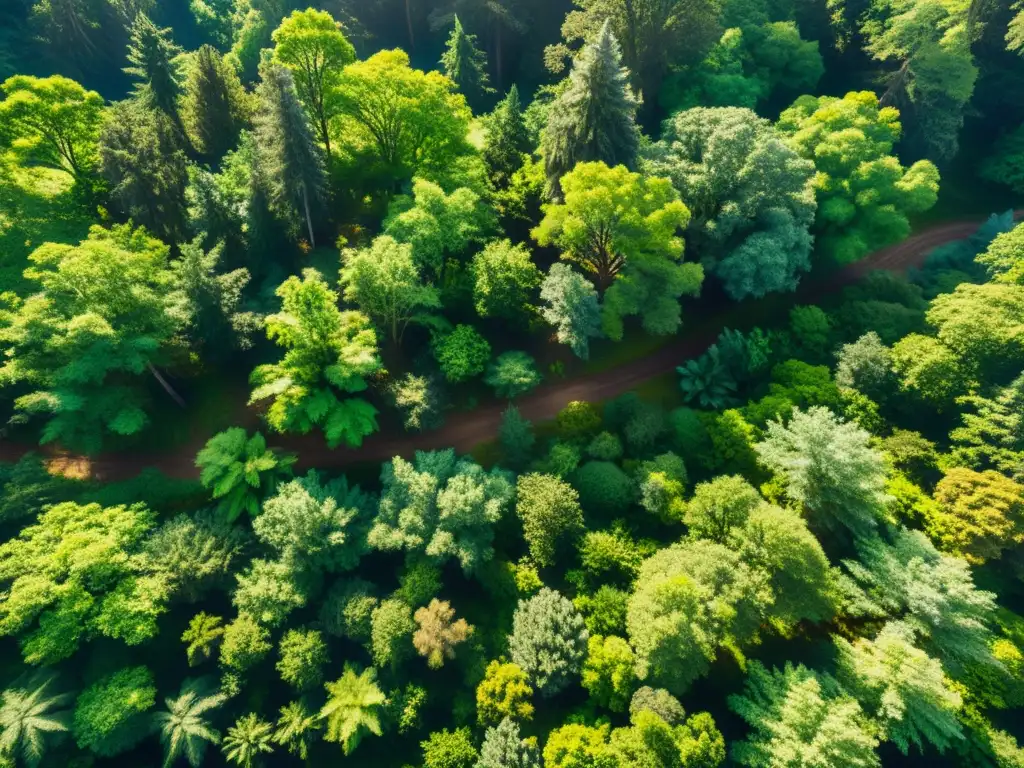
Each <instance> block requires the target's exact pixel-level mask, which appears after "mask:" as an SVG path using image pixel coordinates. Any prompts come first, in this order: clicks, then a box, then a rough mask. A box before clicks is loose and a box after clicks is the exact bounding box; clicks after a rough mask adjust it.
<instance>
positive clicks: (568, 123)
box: [541, 23, 640, 197]
mask: <svg viewBox="0 0 1024 768" xmlns="http://www.w3.org/2000/svg"><path fill="white" fill-rule="evenodd" d="M638 106H639V101H638V100H637V98H636V96H635V95H634V94H633V90H632V89H631V88H630V86H629V72H628V71H627V70H626V69H625V68H623V67H622V54H621V52H620V50H619V44H618V42H617V41H616V39H615V35H613V34H612V30H611V26H610V25H609V24H607V23H606V24H605V25H604V27H603V28H602V30H601V33H600V34H599V35H598V36H597V39H596V40H595V41H594V42H593V43H591V44H590V45H588V46H587V47H586V48H584V49H583V52H582V53H581V54H580V56H579V58H578V59H576V61H575V63H574V64H573V69H572V73H571V74H570V75H569V85H568V87H567V88H566V89H565V90H564V91H563V92H562V94H561V95H560V96H559V97H558V98H557V99H556V101H555V102H554V104H552V105H551V110H550V112H549V113H548V122H547V126H545V128H544V133H543V136H542V137H541V145H542V147H543V150H544V158H545V161H546V171H547V177H548V191H549V194H551V195H552V196H553V197H561V194H562V191H561V185H560V181H561V179H562V176H563V175H565V174H566V173H568V172H569V171H571V170H572V169H573V168H574V167H575V166H576V164H577V163H580V162H588V161H598V160H600V161H603V162H604V163H605V164H607V165H608V166H612V167H613V166H616V165H625V166H626V167H627V168H629V169H630V170H632V169H633V168H634V167H635V166H636V156H637V150H638V147H639V142H640V134H639V131H638V130H637V127H636V122H635V119H634V118H635V115H636V110H637V107H638Z"/></svg>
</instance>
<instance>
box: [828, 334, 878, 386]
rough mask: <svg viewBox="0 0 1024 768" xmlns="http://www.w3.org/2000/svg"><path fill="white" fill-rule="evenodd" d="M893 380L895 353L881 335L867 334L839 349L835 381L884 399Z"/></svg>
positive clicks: (840, 384)
mask: <svg viewBox="0 0 1024 768" xmlns="http://www.w3.org/2000/svg"><path fill="white" fill-rule="evenodd" d="M891 383H892V355H891V353H890V350H889V348H888V347H886V346H885V345H884V344H883V343H882V340H881V339H880V338H879V336H878V334H877V333H875V332H874V331H870V332H868V333H865V334H864V335H863V336H861V337H860V338H859V339H857V340H856V341H855V342H853V343H852V344H844V345H843V346H841V347H840V348H839V349H838V350H837V351H836V384H838V385H839V386H840V387H847V388H850V389H856V390H857V391H858V392H863V393H864V394H865V395H867V396H868V397H871V398H874V399H881V398H883V397H884V396H885V394H886V393H887V392H888V391H889V389H890V386H891Z"/></svg>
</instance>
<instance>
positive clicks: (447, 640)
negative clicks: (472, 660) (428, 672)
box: [412, 597, 473, 669]
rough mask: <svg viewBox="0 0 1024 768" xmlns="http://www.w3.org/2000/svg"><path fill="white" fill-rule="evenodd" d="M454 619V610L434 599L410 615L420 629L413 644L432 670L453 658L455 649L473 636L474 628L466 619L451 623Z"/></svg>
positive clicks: (413, 639) (413, 637)
mask: <svg viewBox="0 0 1024 768" xmlns="http://www.w3.org/2000/svg"><path fill="white" fill-rule="evenodd" d="M454 617H455V609H454V608H452V607H451V605H450V604H449V603H448V602H447V601H445V602H442V601H440V600H438V599H437V598H436V597H435V598H434V599H432V600H431V601H430V605H427V606H426V607H424V608H419V609H417V610H416V613H415V614H413V618H414V619H416V623H417V624H418V625H419V629H417V630H416V633H415V634H414V635H413V636H412V644H413V646H414V647H415V648H416V651H417V653H419V655H420V656H426V657H427V666H428V667H430V668H431V669H440V668H441V667H442V666H444V662H445V659H454V658H455V646H456V645H458V644H459V643H464V642H465V641H466V640H468V639H469V638H470V636H471V635H472V634H473V627H471V626H470V625H469V624H467V623H466V620H465V619H458V620H457V621H452V619H453V618H454Z"/></svg>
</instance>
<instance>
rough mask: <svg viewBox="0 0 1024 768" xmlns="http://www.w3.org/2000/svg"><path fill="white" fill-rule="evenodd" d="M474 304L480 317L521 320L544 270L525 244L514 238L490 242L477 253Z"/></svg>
mask: <svg viewBox="0 0 1024 768" xmlns="http://www.w3.org/2000/svg"><path fill="white" fill-rule="evenodd" d="M470 271H471V272H472V275H473V305H474V307H475V308H476V312H477V314H478V315H480V317H498V318H504V319H508V320H518V319H521V318H522V317H523V313H524V312H525V311H527V310H528V308H529V306H530V303H531V301H530V300H531V298H532V296H533V292H534V291H535V290H536V289H537V288H538V287H539V286H540V284H541V280H542V277H541V271H540V270H539V269H537V266H536V265H535V264H534V263H533V260H532V259H531V258H530V251H529V250H528V249H527V248H526V246H524V245H521V244H520V245H512V242H511V241H510V240H496V241H494V242H492V243H488V244H487V246H486V247H485V248H484V249H483V250H482V251H480V252H479V253H477V254H475V255H474V256H473V262H472V265H471V266H470Z"/></svg>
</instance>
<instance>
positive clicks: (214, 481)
mask: <svg viewBox="0 0 1024 768" xmlns="http://www.w3.org/2000/svg"><path fill="white" fill-rule="evenodd" d="M294 463H295V457H294V456H292V455H290V454H281V453H279V452H278V451H277V450H275V449H273V448H267V441H266V439H265V438H264V437H263V435H261V434H260V433H259V432H256V433H255V434H254V435H253V436H252V437H249V436H248V435H247V434H246V432H245V430H244V429H242V428H241V427H231V428H230V429H226V430H224V431H223V432H219V433H217V434H216V435H214V436H213V437H211V438H210V439H209V440H208V441H207V443H206V445H205V446H204V447H203V449H202V450H201V451H200V452H199V453H198V454H197V455H196V466H197V467H198V468H199V481H200V482H201V483H202V484H203V486H205V487H206V488H207V489H208V490H209V491H210V495H211V496H212V497H213V499H214V500H215V501H217V502H218V505H219V509H220V511H221V513H222V514H223V515H224V517H225V518H226V519H227V520H228V521H229V522H231V521H234V520H236V519H237V518H238V516H239V515H240V514H242V512H248V513H249V514H250V515H251V516H253V517H255V516H256V515H257V514H259V511H260V504H261V503H262V502H263V500H264V499H265V498H268V497H269V496H270V495H271V494H272V493H273V492H274V490H275V489H276V488H277V485H278V483H279V482H281V481H282V480H284V479H286V478H288V477H289V476H290V475H291V473H292V470H291V467H292V465H293V464H294Z"/></svg>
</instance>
